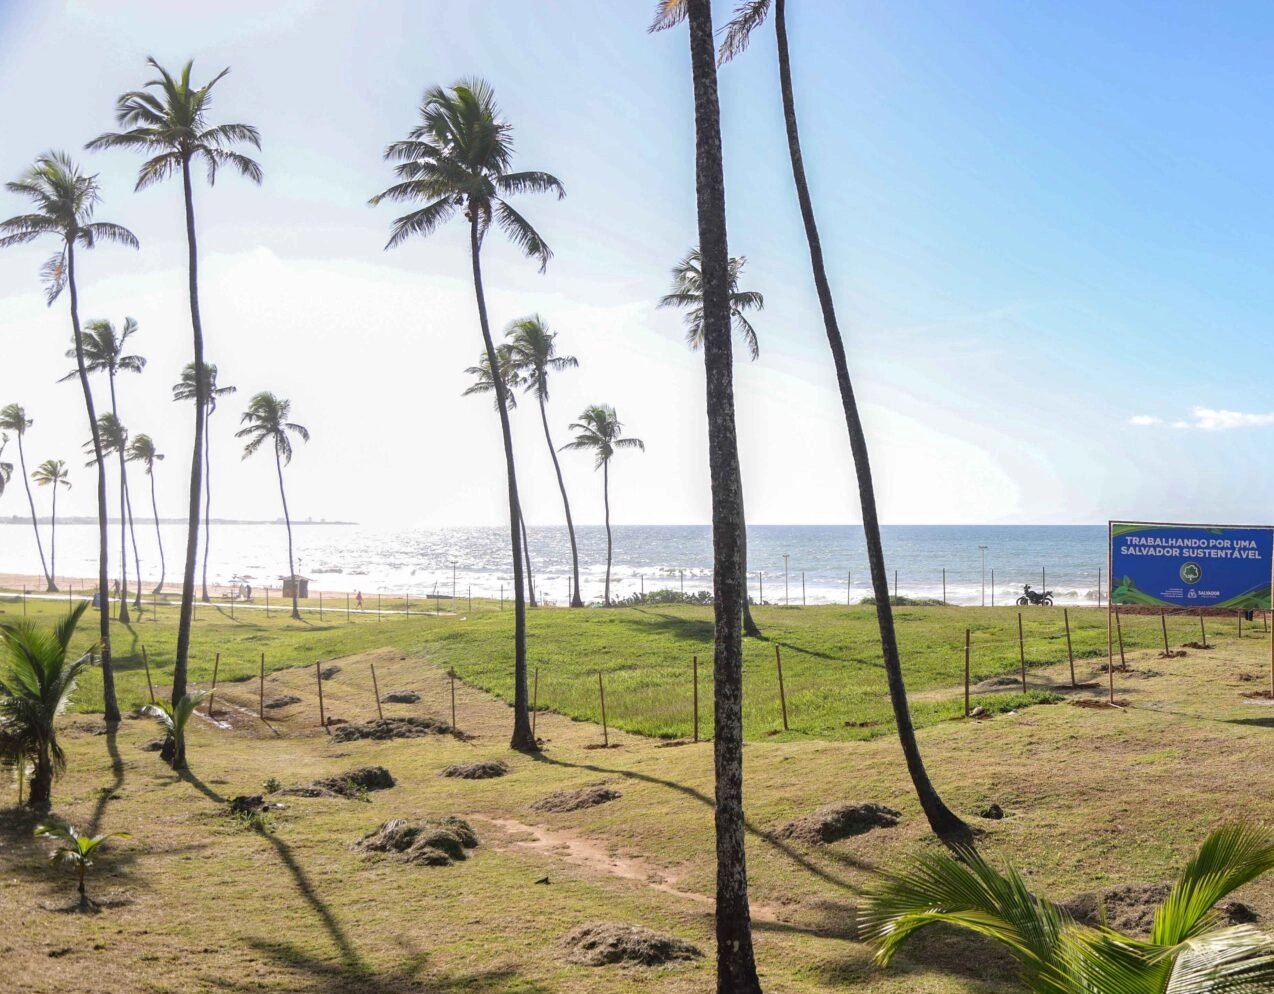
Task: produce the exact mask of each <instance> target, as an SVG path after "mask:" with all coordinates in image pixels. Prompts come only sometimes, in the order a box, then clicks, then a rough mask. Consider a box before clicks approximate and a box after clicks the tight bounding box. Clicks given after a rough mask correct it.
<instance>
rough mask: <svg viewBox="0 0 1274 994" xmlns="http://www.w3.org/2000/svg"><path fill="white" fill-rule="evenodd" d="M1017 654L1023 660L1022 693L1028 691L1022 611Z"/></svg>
mask: <svg viewBox="0 0 1274 994" xmlns="http://www.w3.org/2000/svg"><path fill="white" fill-rule="evenodd" d="M1017 654H1018V658H1019V659H1020V660H1021V661H1022V693H1024V694H1025V693H1026V640H1025V639H1024V638H1023V637H1022V612H1021V611H1018V613H1017Z"/></svg>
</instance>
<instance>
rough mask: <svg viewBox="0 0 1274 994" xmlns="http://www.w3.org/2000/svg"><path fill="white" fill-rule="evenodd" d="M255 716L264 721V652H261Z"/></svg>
mask: <svg viewBox="0 0 1274 994" xmlns="http://www.w3.org/2000/svg"><path fill="white" fill-rule="evenodd" d="M257 717H258V718H260V719H261V720H262V721H265V653H264V652H263V653H261V679H260V681H259V682H258V683H257Z"/></svg>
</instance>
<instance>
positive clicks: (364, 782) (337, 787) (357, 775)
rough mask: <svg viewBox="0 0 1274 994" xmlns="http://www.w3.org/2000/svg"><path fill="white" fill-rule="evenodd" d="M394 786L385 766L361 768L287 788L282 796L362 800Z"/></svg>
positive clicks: (281, 792) (282, 792)
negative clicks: (370, 794) (368, 795)
mask: <svg viewBox="0 0 1274 994" xmlns="http://www.w3.org/2000/svg"><path fill="white" fill-rule="evenodd" d="M392 786H394V778H393V777H392V776H391V775H390V772H389V770H387V769H385V767H383V766H360V767H358V768H357V769H353V770H347V771H346V772H345V773H341V774H339V775H337V776H334V777H324V778H323V779H322V780H315V781H313V782H311V783H308V784H301V785H299V786H296V787H285V788H283V790H281V791H279V793H280V794H289V795H291V796H293V797H345V798H361V797H364V796H366V795H367V793H368V792H369V791H373V790H388V789H389V788H390V787H392Z"/></svg>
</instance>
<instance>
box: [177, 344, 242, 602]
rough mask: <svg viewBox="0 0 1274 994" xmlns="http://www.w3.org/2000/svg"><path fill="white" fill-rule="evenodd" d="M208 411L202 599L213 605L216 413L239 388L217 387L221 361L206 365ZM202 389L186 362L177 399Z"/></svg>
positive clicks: (191, 396) (205, 424)
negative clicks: (211, 557)
mask: <svg viewBox="0 0 1274 994" xmlns="http://www.w3.org/2000/svg"><path fill="white" fill-rule="evenodd" d="M203 382H204V409H203V411H204V413H203V427H204V432H203V594H202V598H201V599H202V600H203V602H204V603H205V604H209V603H211V601H212V598H210V597H209V596H208V550H209V549H210V548H212V461H211V452H212V434H211V428H212V415H213V414H214V413H215V412H216V410H217V398H218V397H226V396H229V395H230V394H232V393H237V392H238V390H239V388H238V387H233V386H225V387H219V386H217V364H216V363H215V362H209V363H205V364H204V380H203ZM197 389H198V384H197V383H196V377H195V364H194V363H193V362H188V363H186V366H185V368H184V369H183V370H182V371H181V380H180V381H179V382H177V383H175V384H173V400H193V399H194V397H195V391H196V390H197Z"/></svg>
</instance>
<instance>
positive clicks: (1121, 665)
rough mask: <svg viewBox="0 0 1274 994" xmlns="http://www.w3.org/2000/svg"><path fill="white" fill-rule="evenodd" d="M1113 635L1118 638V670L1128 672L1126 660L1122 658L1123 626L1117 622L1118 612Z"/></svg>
mask: <svg viewBox="0 0 1274 994" xmlns="http://www.w3.org/2000/svg"><path fill="white" fill-rule="evenodd" d="M1115 634H1116V635H1118V636H1119V668H1120V669H1121V670H1123V671H1124V672H1125V673H1127V672H1128V660H1127V659H1125V658H1124V626H1123V624H1122V623H1121V622H1120V620H1119V612H1118V611H1116V612H1115Z"/></svg>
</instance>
